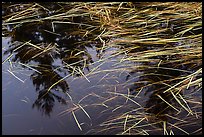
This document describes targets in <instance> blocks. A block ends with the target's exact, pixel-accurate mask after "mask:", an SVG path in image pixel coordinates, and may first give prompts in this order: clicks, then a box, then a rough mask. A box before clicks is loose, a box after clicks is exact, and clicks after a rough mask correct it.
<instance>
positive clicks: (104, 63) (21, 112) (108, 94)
mask: <svg viewBox="0 0 204 137" xmlns="http://www.w3.org/2000/svg"><path fill="white" fill-rule="evenodd" d="M8 5H9V4H8ZM42 5H43V4H42ZM19 6H20V5H19ZM25 6H29V4H28V5H26V4H25ZM44 6H45V5H44ZM49 6H51V7H50V8H51V9H52V8H53V9H55V8H61V7H53V6H52V4H51V5H48V7H49ZM6 7H7V5H6V4H4V7H3V10H2V15H3V16H5V15H6V14H8V13H10V12H11V13H12V12H13V10H17V11H18V8H16V9H15V8H14V9H12V6H11V7H9V8H8V9H7V8H6ZM21 8H23V7H20V8H19V10H20V9H21ZM66 8H67V9H70V7H69V6H67V7H66V6H65V9H64V10H67V9H66ZM9 9H10V10H12V11H10V10H9ZM43 10H45V9H43ZM17 11H16V12H17ZM7 12H8V13H7ZM38 12H42V11H38ZM62 12H63V11H62ZM47 14H49V15H53V13H52V12H49V13H46V12H45V13H44V12H42V14H40V17H44V16H47ZM40 17H38V16H37V17H35V16H34V18H40ZM79 21H80V22H83V21H87V20H86V19H85V18H84V17H76V18H74V19H73V22H75V23H76V22H79ZM95 24H97V23H95ZM53 26H54V27H53ZM2 28H3V33H2V134H4V135H20V134H21V135H36V134H38V135H81V134H105V135H107V134H118V133H121V131H123V128H124V130H125V127H124V125H125V124H126V123H124V122H125V121H126V122H127V121H128V122H127V126H129V127H131V126H132V125H134V124H135V123H137V122H138V123H139V124H138V125H137V128H135V129H133V132H135V133H138V134H139V133H140V132H141V133H142V132H143V131H144V129H145V130H146V131H148V133H150V134H153V135H154V134H163V132H164V131H163V125H162V124H163V123H165V122H167V121H168V122H169V123H168V124H169V125H168V126H170V129H168V130H169V131H170V130H173V131H172V132H173V133H174V134H186V132H185V131H188V132H189V133H193V132H194V133H198V134H199V133H200V129H201V128H202V122H201V119H202V111H201V109H202V107H201V105H202V99H201V96H202V92H201V91H202V85H201V88H198V89H196V90H197V92H192V89H193V88H194V87H191V88H189V90H186V91H185V92H183V93H181V95H182V96H184V97H185V99H186V100H188V105H189V106H190V107H191V108H192V109H193V112H195V114H194V115H190V114H189V113H188V111H185V110H184V109H183V108H181V106H180V105H179V104H178V102H177V101H176V100H175V99H174V98H173V97H172V96H171V95H169V93H162V91H164V90H166V89H167V87H168V86H166V87H165V86H164V84H163V83H157V82H159V81H160V80H164V81H165V80H166V81H167V83H168V80H169V79H170V78H176V77H178V76H180V75H181V76H183V75H184V74H186V73H188V74H191V73H192V72H194V70H187V69H186V68H187V67H188V66H185V65H184V66H182V67H183V68H182V69H183V70H186V71H184V72H180V71H177V70H176V69H175V70H166V69H165V67H171V66H167V65H163V64H162V65H161V67H160V68H156V69H155V68H151V67H149V66H151V65H152V64H156V63H157V62H153V61H152V62H151V61H150V62H147V63H144V66H148V67H149V68H148V69H144V68H137V66H139V65H141V64H142V63H138V62H137V63H136V62H134V61H131V59H130V58H131V57H132V56H131V55H133V56H134V55H137V53H138V52H139V51H144V50H147V49H148V50H151V49H154V48H156V47H153V46H151V45H145V46H141V48H140V49H133V50H131V51H130V52H129V54H127V53H125V52H123V51H124V50H121V49H124V47H123V46H122V45H120V44H118V45H117V44H114V43H113V44H112V45H111V44H110V45H109V46H107V45H104V42H105V43H111V42H112V41H114V39H115V38H110V39H105V38H104V39H103V40H101V39H99V38H98V39H96V37H97V36H98V35H99V34H100V33H101V32H97V31H95V30H94V31H93V32H92V33H91V34H87V36H85V35H84V33H85V31H86V30H85V28H83V26H79V25H76V24H60V23H59V24H58V23H56V24H54V25H53V24H52V23H51V21H49V20H45V21H42V22H30V23H29V22H28V23H22V24H20V25H17V26H15V25H12V24H11V25H4V27H2ZM53 28H54V30H53ZM117 39H118V40H120V38H117ZM121 39H122V38H121ZM179 44H181V43H175V45H173V46H175V47H176V46H177V45H179ZM127 48H128V46H127ZM128 57H129V59H130V60H128ZM158 58H161V57H159V56H158ZM172 58H173V57H172ZM123 59H124V60H123ZM162 59H164V60H165V59H166V56H165V57H162ZM178 66H179V65H178ZM180 66H181V65H180ZM201 71H202V70H201ZM160 75H162V76H160ZM198 77H201V76H200V75H199V76H198ZM169 81H170V80H169ZM173 82H175V83H176V82H177V81H173ZM151 83H156V84H154V85H151ZM166 85H167V84H166ZM163 86H164V88H163ZM141 87H142V88H141ZM159 97H161V98H162V99H165V101H167V102H170V103H171V104H172V105H173V106H174V107H175V108H174V107H173V108H171V107H169V106H168V105H167V104H166V103H165V102H164V101H162V100H161V98H159ZM178 111H179V112H178ZM131 116H132V117H131ZM134 116H135V117H134ZM121 121H122V122H121ZM158 121H159V122H158ZM157 122H158V123H157ZM150 123H153V124H150ZM177 125H179V127H182V129H180V128H178V127H177ZM144 127H145V128H144ZM126 129H127V128H126ZM134 130H135V131H134ZM196 131H198V132H196Z"/></svg>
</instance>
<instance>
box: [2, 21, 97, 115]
mask: <svg viewBox="0 0 204 137" xmlns="http://www.w3.org/2000/svg"><path fill="white" fill-rule="evenodd" d="M63 27H64V28H63ZM63 27H62V25H60V24H59V26H56V28H57V29H56V33H52V27H51V24H50V22H43V23H28V24H22V25H21V26H19V27H17V28H13V29H12V32H11V33H9V35H8V36H10V37H11V43H12V44H11V45H10V46H9V47H8V49H7V50H6V51H5V52H4V55H7V54H8V55H10V54H13V55H14V56H13V57H12V61H14V62H20V63H22V64H24V65H22V67H24V68H27V65H31V66H32V68H33V70H34V72H33V74H31V76H30V79H31V80H32V82H33V85H34V86H35V87H36V91H37V93H38V98H37V99H36V101H35V102H34V104H33V108H35V107H37V108H38V109H39V110H40V111H42V113H43V114H45V115H48V116H49V115H50V113H51V112H52V109H53V106H54V104H55V101H58V102H60V103H62V104H66V101H65V98H64V97H62V96H61V95H59V92H60V93H61V92H63V93H66V92H68V90H69V84H68V83H67V81H66V79H64V77H65V76H68V75H70V76H81V75H82V74H81V73H84V71H85V70H87V71H89V64H90V63H93V60H92V57H91V55H90V54H89V53H88V51H87V47H93V46H98V47H100V42H98V41H92V42H90V43H88V44H87V43H86V44H84V43H82V41H83V40H86V41H89V39H91V38H92V37H88V38H85V37H82V36H80V35H72V34H71V32H70V29H72V32H73V30H77V29H78V28H77V26H76V25H71V26H70V25H63ZM59 28H60V29H59ZM62 30H63V31H62ZM77 70H80V73H79V71H77ZM56 91H57V92H56Z"/></svg>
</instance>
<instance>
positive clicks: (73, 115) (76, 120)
mask: <svg viewBox="0 0 204 137" xmlns="http://www.w3.org/2000/svg"><path fill="white" fill-rule="evenodd" d="M72 115H73V117H74V120H75V121H76V123H77V126H78V127H79V129H80V130H81V131H82V128H81V126H80V124H79V122H78V120H77V118H76V116H75V114H74V111H72Z"/></svg>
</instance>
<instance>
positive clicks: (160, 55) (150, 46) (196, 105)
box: [2, 2, 202, 135]
mask: <svg viewBox="0 0 204 137" xmlns="http://www.w3.org/2000/svg"><path fill="white" fill-rule="evenodd" d="M54 4H55V6H56V7H57V8H56V9H49V8H48V7H46V6H45V4H44V3H25V4H14V5H11V6H9V7H7V9H10V10H11V9H13V8H12V7H15V6H21V8H19V9H20V10H19V11H16V12H13V13H12V14H8V15H7V16H3V17H2V19H3V23H2V30H3V31H4V30H6V29H7V28H8V26H9V25H12V26H13V29H14V28H17V27H18V26H20V25H22V24H26V23H34V24H38V23H39V24H41V23H45V22H48V23H50V25H51V30H49V33H53V34H54V35H60V32H59V31H58V30H57V27H56V24H62V25H65V24H69V25H73V26H76V27H74V31H72V33H71V34H77V35H79V36H80V37H84V38H86V39H85V40H84V41H82V42H77V43H75V45H77V44H81V45H83V44H84V45H86V44H90V43H92V42H93V41H97V42H99V43H100V46H99V47H97V50H98V51H99V56H100V58H99V60H97V61H95V62H89V63H87V62H88V60H87V61H82V60H83V56H84V55H87V56H88V54H86V51H81V50H80V49H79V50H78V51H77V52H76V53H75V52H72V53H73V54H72V58H78V61H79V62H77V63H80V62H81V61H82V67H78V68H77V67H76V66H75V63H76V62H74V63H72V64H68V63H66V59H65V58H64V59H63V60H64V63H63V65H62V66H60V67H59V69H71V70H72V73H71V75H72V76H74V74H75V73H77V74H79V75H80V76H81V77H83V78H84V79H86V80H87V81H88V82H90V79H91V77H94V76H95V75H97V74H100V73H104V77H103V78H102V79H108V78H107V77H108V76H109V75H111V73H122V72H125V73H127V74H128V76H127V81H126V82H125V83H122V84H121V85H120V86H122V87H123V88H124V89H125V90H122V91H118V90H115V91H113V90H112V89H111V88H109V87H114V86H115V87H116V86H117V85H111V84H109V85H108V84H107V85H103V86H104V87H106V88H107V91H106V92H105V93H104V94H108V95H107V96H105V97H103V99H102V100H103V101H102V100H100V99H99V100H100V101H102V103H101V102H100V103H98V104H92V105H90V104H89V105H87V104H85V105H84V106H83V105H82V106H81V105H80V104H77V105H76V104H75V105H74V106H75V107H74V108H72V109H67V110H65V111H64V112H62V114H64V113H72V115H73V117H74V119H75V121H76V124H77V125H78V127H79V129H80V130H82V127H81V125H80V123H79V121H78V120H77V116H76V114H75V110H82V111H83V112H84V113H85V114H86V115H87V117H88V118H89V119H91V117H92V116H89V114H88V112H87V111H86V110H85V109H84V107H92V106H97V105H100V106H105V107H106V108H107V109H106V110H105V111H104V112H107V113H110V117H109V119H108V120H107V121H105V122H104V123H102V124H101V125H99V126H97V129H96V130H95V129H94V130H90V132H91V133H94V134H104V133H107V134H128V135H132V134H134V135H151V134H164V135H173V134H175V132H176V133H177V134H200V133H201V129H196V130H194V131H188V128H186V127H189V126H192V127H193V126H194V125H197V124H201V125H202V123H201V121H200V119H201V117H202V112H201V109H202V99H200V98H199V97H198V95H197V94H201V92H202V77H201V76H202V3H200V2H164V3H160V2H151V3H150V2H56V3H54ZM47 31H48V30H47ZM10 33H11V32H9V31H7V32H5V33H4V35H9V34H10ZM20 45H21V46H20V47H19V45H18V46H17V47H18V48H21V47H23V46H24V45H29V47H30V49H31V50H32V51H31V52H35V51H36V53H35V55H33V56H32V57H31V59H34V58H37V57H39V56H41V55H43V54H44V53H46V52H50V51H52V52H55V50H56V51H60V49H59V47H58V46H57V45H53V44H51V43H50V44H48V45H46V46H45V45H44V46H43V45H42V44H39V45H36V44H33V43H30V42H29V41H27V42H25V43H24V44H20ZM18 48H17V49H16V50H18ZM109 48H117V49H118V50H115V51H114V52H113V53H111V54H108V56H103V55H104V54H105V51H108V49H109ZM67 52H69V50H67ZM103 52H104V53H103ZM84 53H85V54H84ZM80 54H81V55H83V56H81V55H80ZM88 58H89V57H88ZM7 60H8V59H6V60H5V61H7ZM5 61H3V63H4V62H5ZM111 61H112V62H113V65H112V68H109V69H107V70H102V69H100V66H102V65H103V64H104V63H106V62H111ZM129 62H130V63H129ZM3 63H2V64H3ZM77 63H76V64H77ZM87 66H90V71H89V72H87V73H84V70H85V68H86V67H87ZM65 78H67V77H64V78H61V79H60V80H58V81H55V83H54V84H53V85H51V86H50V88H49V90H48V91H50V90H51V89H52V87H54V86H55V85H57V84H58V83H60V82H61V81H63V80H65ZM102 79H101V81H102ZM118 85H119V84H118ZM116 91H117V92H116ZM46 93H47V92H46ZM146 94H150V95H149V96H148V97H145V95H146ZM88 96H89V95H88ZM94 96H95V95H94ZM86 97H87V96H85V97H84V98H83V100H85V99H86ZM143 98H144V99H143ZM148 98H149V99H148ZM118 100H122V102H123V103H122V104H117V103H116V104H115V106H111V105H110V106H109V105H108V103H107V102H118ZM154 101H155V102H156V103H155V102H154ZM144 102H146V104H148V105H146V106H145V105H144ZM78 103H81V101H79V102H78ZM110 104H111V103H110ZM157 109H158V110H159V111H157ZM118 110H121V111H119V112H118ZM116 112H117V113H116ZM102 114H103V113H102ZM184 115H185V117H183V116H184ZM199 121H200V122H199ZM90 132H88V133H87V134H89V133H90Z"/></svg>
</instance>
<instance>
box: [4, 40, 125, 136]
mask: <svg viewBox="0 0 204 137" xmlns="http://www.w3.org/2000/svg"><path fill="white" fill-rule="evenodd" d="M2 40H3V41H2V45H3V50H2V52H4V50H6V49H7V48H8V47H9V44H11V38H9V37H3V39H2ZM113 50H116V49H114V48H112V49H108V50H107V51H106V52H107V53H106V54H104V58H106V57H108V56H110V54H111V53H112V51H113ZM88 52H89V53H90V54H91V55H92V57H93V60H94V61H96V60H97V57H96V55H97V52H96V51H95V50H94V49H92V48H88ZM2 55H4V54H3V53H2ZM13 56H15V55H13ZM7 57H8V56H6V55H5V56H2V60H5V59H6V58H7ZM118 58H121V57H118ZM11 59H12V57H11ZM116 59H117V58H116ZM57 63H58V64H59V63H60V62H59V60H56V61H55V63H53V64H57ZM99 64H100V63H99ZM114 64H115V62H114V60H113V61H112V62H111V61H109V62H106V63H104V64H102V65H100V68H99V69H103V70H108V69H110V68H111V66H112V65H114ZM96 66H97V64H96ZM11 71H12V73H13V74H15V76H14V75H12V74H11V73H10V72H11ZM33 73H34V71H33V70H31V69H28V68H23V67H22V66H20V65H19V64H18V63H15V62H12V63H11V62H10V63H9V61H7V62H5V63H4V64H2V83H3V84H2V99H3V100H2V109H3V110H2V112H3V113H2V120H3V123H2V124H3V129H2V131H3V134H84V133H86V132H87V131H88V130H90V129H91V128H92V127H94V126H96V125H98V124H100V123H101V122H102V121H104V120H105V118H107V116H103V115H101V114H100V112H101V111H103V110H104V109H105V108H106V107H104V106H96V107H90V108H87V110H86V111H87V113H88V114H89V115H90V117H91V120H90V119H89V118H88V117H87V116H86V115H85V113H84V112H83V111H82V110H79V111H77V112H76V116H77V118H78V120H79V122H81V123H83V124H82V128H83V130H82V131H80V129H79V128H78V126H77V124H76V122H75V120H74V118H73V116H72V115H71V114H70V113H68V114H64V115H62V116H61V115H59V114H60V113H61V112H63V111H65V110H66V109H69V108H71V107H73V103H76V104H77V102H78V101H80V100H81V99H82V98H83V97H85V96H86V95H88V94H93V97H92V96H90V97H89V98H87V99H84V100H83V101H84V102H86V104H89V105H90V104H93V103H96V102H97V100H98V101H99V100H100V99H98V97H94V94H96V95H98V96H99V95H100V94H104V92H105V91H107V90H110V91H111V90H112V89H113V88H116V87H117V86H116V85H120V83H124V82H125V81H126V80H125V75H127V73H126V74H125V72H123V73H120V74H119V73H117V72H113V73H106V72H101V73H98V74H94V75H93V76H91V77H88V79H89V81H90V82H89V81H87V79H85V78H83V77H75V78H73V77H70V78H67V79H66V81H67V83H68V84H69V91H68V94H69V96H67V95H66V94H64V93H59V91H54V94H55V96H57V95H58V96H59V97H63V100H64V101H65V102H64V103H62V102H60V101H59V100H57V98H54V97H53V98H52V97H51V98H50V100H51V101H50V102H51V103H50V104H48V106H46V105H45V104H44V105H43V104H35V103H34V102H36V100H37V99H38V91H36V87H35V85H33V81H32V79H31V78H30V76H31V75H32V74H33ZM107 74H108V75H109V77H112V78H110V79H108V80H107V79H102V78H103V77H104V76H108V75H107ZM118 75H120V77H121V78H120V77H118ZM116 76H117V77H116ZM114 77H115V78H114ZM116 81H117V82H116ZM44 82H46V81H44ZM107 83H108V84H109V86H106V84H107ZM111 83H112V85H111ZM41 86H43V85H41ZM111 86H115V87H113V88H112V89H111ZM118 88H120V90H124V89H122V87H119V86H118ZM70 96H71V99H70ZM48 99H49V98H48ZM46 101H48V102H49V100H46ZM46 101H45V102H44V103H46ZM83 101H82V103H83ZM34 104H35V105H34Z"/></svg>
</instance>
